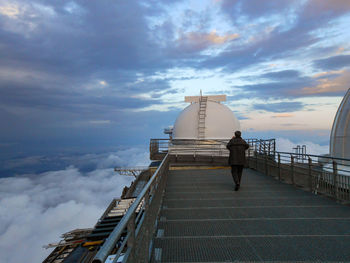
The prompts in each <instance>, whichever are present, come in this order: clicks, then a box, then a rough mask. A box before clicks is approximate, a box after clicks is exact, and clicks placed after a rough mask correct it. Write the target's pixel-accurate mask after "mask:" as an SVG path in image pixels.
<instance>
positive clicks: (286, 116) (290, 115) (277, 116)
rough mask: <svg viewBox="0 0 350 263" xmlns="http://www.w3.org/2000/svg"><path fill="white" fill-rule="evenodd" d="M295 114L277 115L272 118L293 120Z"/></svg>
mask: <svg viewBox="0 0 350 263" xmlns="http://www.w3.org/2000/svg"><path fill="white" fill-rule="evenodd" d="M293 116H294V115H293V114H290V113H279V114H275V115H273V116H271V118H291V117H293Z"/></svg>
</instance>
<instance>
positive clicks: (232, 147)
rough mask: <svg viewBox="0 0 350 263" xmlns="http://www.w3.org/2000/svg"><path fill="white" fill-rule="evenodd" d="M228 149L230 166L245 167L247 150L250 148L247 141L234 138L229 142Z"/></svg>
mask: <svg viewBox="0 0 350 263" xmlns="http://www.w3.org/2000/svg"><path fill="white" fill-rule="evenodd" d="M226 148H227V149H228V150H229V151H230V156H229V158H228V163H229V165H245V150H247V149H248V148H249V144H248V143H247V142H246V141H245V140H243V139H242V138H241V137H234V138H232V139H231V140H230V141H229V142H228V144H227V145H226Z"/></svg>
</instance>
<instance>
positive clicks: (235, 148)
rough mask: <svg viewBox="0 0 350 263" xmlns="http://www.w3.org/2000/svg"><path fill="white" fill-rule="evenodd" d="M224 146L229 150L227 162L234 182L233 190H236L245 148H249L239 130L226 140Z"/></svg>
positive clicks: (238, 184) (242, 165) (240, 175)
mask: <svg viewBox="0 0 350 263" xmlns="http://www.w3.org/2000/svg"><path fill="white" fill-rule="evenodd" d="M226 148H227V149H228V150H229V151H230V156H229V159H228V163H229V165H231V173H232V178H233V181H234V182H235V184H236V187H235V191H238V189H239V187H240V184H241V178H242V172H243V167H244V165H245V150H247V149H248V148H249V144H248V143H247V142H246V141H245V140H243V139H242V137H241V132H240V131H235V136H234V137H232V139H231V140H230V141H229V142H228V144H227V145H226Z"/></svg>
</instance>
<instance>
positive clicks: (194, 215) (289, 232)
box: [152, 169, 350, 262]
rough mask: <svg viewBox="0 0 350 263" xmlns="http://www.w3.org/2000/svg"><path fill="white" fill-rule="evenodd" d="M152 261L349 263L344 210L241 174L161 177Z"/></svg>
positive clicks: (349, 219)
mask: <svg viewBox="0 0 350 263" xmlns="http://www.w3.org/2000/svg"><path fill="white" fill-rule="evenodd" d="M154 250H155V251H156V253H155V254H154V256H153V259H152V261H153V262H247V261H250V262H254V261H255V262H262V261H269V262H282V261H284V262H324V261H337V262H339V261H340V262H344V261H345V262H350V207H348V206H344V205H340V204H337V203H336V202H335V201H333V200H330V199H328V198H325V197H322V196H316V195H314V194H312V193H309V192H305V191H303V190H300V189H297V188H295V187H293V186H290V185H286V184H283V183H280V182H278V181H276V180H275V179H273V178H270V177H267V176H264V175H262V174H260V173H258V172H255V171H253V170H250V169H245V170H244V173H243V178H242V187H241V189H240V191H238V192H235V191H234V184H233V181H232V177H231V175H230V170H226V169H222V170H180V171H171V172H170V175H169V176H168V182H167V186H166V191H165V196H164V200H163V206H162V209H161V213H160V221H159V223H158V230H157V236H156V238H155V240H154Z"/></svg>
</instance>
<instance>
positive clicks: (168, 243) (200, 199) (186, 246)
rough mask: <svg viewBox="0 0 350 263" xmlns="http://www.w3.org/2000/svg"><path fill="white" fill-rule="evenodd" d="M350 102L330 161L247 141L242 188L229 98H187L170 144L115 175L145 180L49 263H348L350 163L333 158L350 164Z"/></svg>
mask: <svg viewBox="0 0 350 263" xmlns="http://www.w3.org/2000/svg"><path fill="white" fill-rule="evenodd" d="M349 97H350V92H349V91H348V93H347V94H346V96H345V98H344V99H343V101H342V103H341V105H340V107H339V110H338V112H337V115H336V118H335V121H334V125H333V130H332V137H331V154H332V155H333V156H331V157H330V156H317V155H306V153H302V154H300V153H291V152H289V153H288V152H278V151H276V147H275V139H257V138H245V139H246V141H247V142H248V143H249V145H250V147H249V149H248V150H247V151H246V157H247V163H246V169H244V172H243V177H242V180H243V181H242V182H243V184H242V189H241V190H240V191H234V185H233V181H232V177H231V172H230V167H229V166H228V165H227V157H228V150H227V149H226V144H227V141H228V140H229V139H230V138H231V137H232V135H233V133H234V131H235V130H240V124H239V121H238V120H237V118H236V117H235V115H234V114H233V112H232V111H231V110H230V109H229V108H228V107H227V106H225V105H223V104H221V102H223V101H226V96H225V95H217V96H202V94H201V95H200V96H193V97H185V101H186V102H189V103H190V105H189V106H187V107H186V108H185V109H184V110H183V111H182V112H180V113H179V115H178V117H177V119H176V121H175V124H174V127H173V129H166V131H165V133H166V134H169V135H170V138H160V139H151V140H150V160H152V163H151V164H150V166H149V167H144V168H142V169H136V168H132V169H131V168H128V169H121V168H120V167H119V168H116V169H115V171H119V172H120V171H126V172H127V171H131V172H132V171H134V172H136V170H139V171H140V173H139V174H138V175H137V176H136V178H135V180H134V181H133V183H132V184H131V185H130V186H129V187H127V186H126V187H125V188H124V190H123V193H122V195H121V196H120V198H113V200H112V201H111V203H110V205H109V206H108V207H107V208H106V210H105V212H104V213H103V214H102V216H101V217H100V218H99V219H98V220H97V222H96V224H95V225H94V226H93V227H92V228H87V229H75V230H72V231H70V232H68V233H65V234H63V235H62V238H63V239H62V240H61V241H59V242H57V243H51V244H49V245H48V246H46V247H47V248H54V249H53V251H52V252H51V253H50V255H49V256H48V257H47V258H46V259H45V260H44V263H76V262H81V263H124V262H125V263H130V262H131V263H134V262H142V263H143V262H151V263H159V262H178V263H180V262H182V263H185V262H262V261H264V262H326V261H327V262H350V254H349V252H348V251H350V235H349V234H348V232H349V230H348V229H349V224H350V209H349V206H345V205H342V204H341V203H340V202H344V203H345V202H346V203H347V204H349V203H350V191H349V189H350V176H349V175H350V170H345V169H343V171H342V172H341V173H340V172H338V168H337V167H339V166H337V164H340V162H341V161H344V159H337V158H335V157H334V156H336V157H338V156H339V157H342V158H350V156H349V154H350V153H349V144H347V143H348V142H347V138H348V137H349V118H350V115H349V108H350V102H349V100H350V99H349ZM304 155H305V156H304ZM304 157H306V158H304ZM321 157H322V158H321ZM315 158H318V161H317V162H315ZM305 160H307V162H305ZM320 160H321V161H322V160H323V161H322V162H321V161H320ZM347 161H348V162H349V163H350V159H349V160H347ZM329 164H331V165H332V167H331V169H328V170H325V169H324V167H325V165H329ZM131 174H132V175H135V174H134V173H131ZM116 194H118V195H119V193H116ZM316 195H317V196H316ZM330 198H333V201H332V200H331V199H330ZM335 201H337V202H335ZM344 233H345V234H344ZM320 248H322V249H320Z"/></svg>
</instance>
